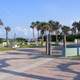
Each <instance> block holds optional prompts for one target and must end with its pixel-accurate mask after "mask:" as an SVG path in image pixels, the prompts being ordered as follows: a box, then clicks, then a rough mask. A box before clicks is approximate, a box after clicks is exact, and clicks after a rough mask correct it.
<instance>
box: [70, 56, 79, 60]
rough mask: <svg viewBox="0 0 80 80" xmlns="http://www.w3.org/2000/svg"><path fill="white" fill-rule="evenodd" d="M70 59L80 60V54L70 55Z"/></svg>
mask: <svg viewBox="0 0 80 80" xmlns="http://www.w3.org/2000/svg"><path fill="white" fill-rule="evenodd" d="M69 58H70V59H72V60H80V56H72V57H69Z"/></svg>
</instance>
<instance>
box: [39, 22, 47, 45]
mask: <svg viewBox="0 0 80 80" xmlns="http://www.w3.org/2000/svg"><path fill="white" fill-rule="evenodd" d="M38 27H39V28H40V31H41V36H42V40H41V45H42V46H43V41H44V33H45V32H46V31H47V30H48V23H46V22H40V24H39V26H38Z"/></svg>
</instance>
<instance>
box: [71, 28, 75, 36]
mask: <svg viewBox="0 0 80 80" xmlns="http://www.w3.org/2000/svg"><path fill="white" fill-rule="evenodd" d="M71 32H72V35H74V34H76V28H75V27H72V28H71Z"/></svg>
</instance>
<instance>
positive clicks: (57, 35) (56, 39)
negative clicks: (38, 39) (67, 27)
mask: <svg viewBox="0 0 80 80" xmlns="http://www.w3.org/2000/svg"><path fill="white" fill-rule="evenodd" d="M56 44H58V31H56Z"/></svg>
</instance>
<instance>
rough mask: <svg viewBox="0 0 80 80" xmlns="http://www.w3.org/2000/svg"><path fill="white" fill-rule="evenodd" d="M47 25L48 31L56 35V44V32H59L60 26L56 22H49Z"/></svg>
mask: <svg viewBox="0 0 80 80" xmlns="http://www.w3.org/2000/svg"><path fill="white" fill-rule="evenodd" d="M49 25H50V31H53V32H55V34H56V42H58V39H57V38H58V32H59V28H60V27H61V24H60V23H59V22H58V21H53V20H50V21H49Z"/></svg>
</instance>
